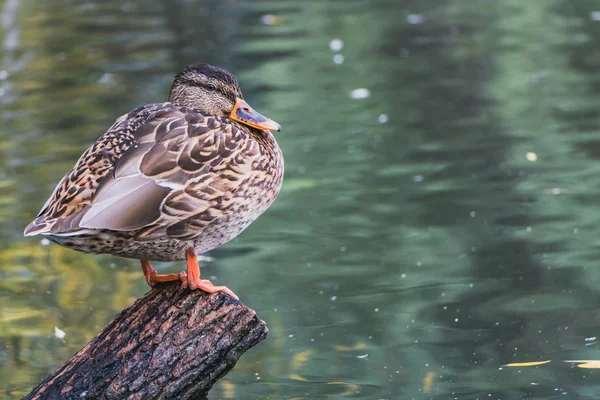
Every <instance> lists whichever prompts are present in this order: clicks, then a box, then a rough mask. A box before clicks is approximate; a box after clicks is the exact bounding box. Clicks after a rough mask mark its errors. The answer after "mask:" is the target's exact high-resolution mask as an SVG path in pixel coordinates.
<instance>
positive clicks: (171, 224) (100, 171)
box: [24, 63, 284, 299]
mask: <svg viewBox="0 0 600 400" xmlns="http://www.w3.org/2000/svg"><path fill="white" fill-rule="evenodd" d="M272 131H277V132H280V131H281V126H280V125H279V124H278V123H276V122H275V121H273V120H271V119H269V118H267V117H265V116H263V115H262V114H260V113H258V112H257V111H256V110H254V109H253V108H252V107H250V105H249V104H248V103H247V102H246V101H245V100H244V96H243V94H242V91H241V89H240V87H239V84H238V81H237V80H236V78H235V77H234V76H233V75H232V74H231V73H230V72H229V71H227V70H225V69H223V68H220V67H216V66H213V65H209V64H203V63H201V64H193V65H189V66H187V67H186V68H185V69H184V70H183V71H181V72H180V73H178V74H176V75H175V78H174V80H173V83H172V85H171V89H170V91H169V96H168V101H167V102H164V103H152V104H147V105H144V106H141V107H138V108H136V109H134V110H132V111H131V112H129V113H127V114H125V115H123V116H121V117H119V118H118V119H117V120H116V121H115V123H114V124H113V125H112V126H111V127H110V128H109V129H108V130H107V131H106V133H104V134H103V135H102V136H101V137H100V138H99V139H98V140H97V141H96V142H95V143H94V144H92V145H91V146H90V147H89V148H88V149H87V150H86V151H85V152H83V154H82V155H81V157H80V158H79V160H78V161H77V162H76V163H75V165H74V166H73V168H72V169H71V170H70V171H69V172H67V173H66V175H65V176H64V177H63V178H62V179H61V180H60V181H59V182H58V184H57V185H56V188H55V189H54V191H53V192H52V195H51V196H50V198H49V199H48V200H47V201H46V203H45V204H44V206H43V207H42V209H41V211H40V212H39V213H38V215H37V217H36V218H35V219H34V220H33V221H32V222H31V223H30V224H29V225H28V226H27V227H26V228H25V231H24V235H25V236H36V235H40V236H42V237H44V238H47V239H49V240H50V241H52V242H55V243H57V244H59V245H62V246H65V247H67V248H70V249H73V250H77V251H81V252H85V253H94V254H110V255H114V256H118V257H124V258H132V259H137V260H139V261H140V264H141V268H142V271H143V273H144V277H145V279H146V282H147V283H148V285H150V286H151V287H154V286H156V285H157V284H159V283H163V282H172V281H180V282H181V284H182V286H183V287H187V288H189V289H191V290H203V291H205V292H208V293H215V292H222V293H225V294H227V295H229V296H232V297H233V298H235V299H237V298H238V297H237V296H236V295H235V293H233V291H231V290H230V289H229V288H228V287H226V286H215V285H213V284H212V282H211V281H210V280H207V279H200V267H199V264H198V256H199V255H201V254H203V253H206V252H209V251H211V250H213V249H215V248H217V247H220V246H222V245H224V244H225V243H227V242H229V241H230V240H232V239H234V238H235V237H237V236H238V235H239V234H240V233H241V232H242V231H243V230H244V229H246V228H247V227H248V226H249V225H250V224H251V223H252V222H253V221H255V220H256V219H257V218H258V217H259V216H260V215H261V214H262V213H264V212H265V211H266V210H267V209H268V208H269V207H270V206H271V204H272V203H273V201H274V200H275V198H276V197H277V195H278V194H279V192H280V190H281V186H282V181H283V175H284V160H283V153H282V151H281V149H280V147H279V146H278V144H277V141H276V140H275V137H274V135H273V133H272ZM152 261H186V264H187V265H186V266H187V268H186V270H185V271H182V272H180V273H178V274H174V273H173V274H158V273H157V271H156V270H155V269H154V268H153V266H152Z"/></svg>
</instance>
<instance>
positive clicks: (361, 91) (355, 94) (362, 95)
mask: <svg viewBox="0 0 600 400" xmlns="http://www.w3.org/2000/svg"><path fill="white" fill-rule="evenodd" d="M370 95H371V91H370V90H369V89H366V88H358V89H354V90H353V91H351V92H350V97H351V98H353V99H354V100H361V99H366V98H367V97H369V96H370Z"/></svg>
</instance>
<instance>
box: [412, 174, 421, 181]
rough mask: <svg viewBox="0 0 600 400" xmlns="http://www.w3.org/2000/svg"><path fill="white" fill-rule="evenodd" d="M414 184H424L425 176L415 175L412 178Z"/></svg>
mask: <svg viewBox="0 0 600 400" xmlns="http://www.w3.org/2000/svg"><path fill="white" fill-rule="evenodd" d="M412 180H413V182H423V175H415V176H413V177H412Z"/></svg>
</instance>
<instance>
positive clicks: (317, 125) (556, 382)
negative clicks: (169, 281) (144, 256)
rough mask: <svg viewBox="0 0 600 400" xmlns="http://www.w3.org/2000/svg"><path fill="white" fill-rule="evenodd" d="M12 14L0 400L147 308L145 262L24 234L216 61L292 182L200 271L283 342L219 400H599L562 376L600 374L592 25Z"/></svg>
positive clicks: (3, 177) (237, 1)
mask: <svg viewBox="0 0 600 400" xmlns="http://www.w3.org/2000/svg"><path fill="white" fill-rule="evenodd" d="M0 13H1V15H0V26H1V28H2V29H1V30H0V39H1V40H0V42H1V43H2V49H1V53H0V54H1V57H2V63H1V65H0V116H1V118H2V119H1V120H2V123H1V124H0V235H1V236H0V279H1V280H0V397H1V398H6V399H14V398H20V397H22V396H23V395H25V394H26V393H28V392H29V390H30V389H31V388H32V387H33V386H35V385H36V384H37V383H38V382H39V381H40V380H41V379H43V378H44V377H45V376H47V375H48V374H49V373H51V372H53V371H54V370H55V369H56V368H57V367H58V366H59V365H60V364H61V363H62V362H63V361H64V360H66V359H68V358H69V357H70V356H71V355H72V354H73V353H74V352H75V351H77V350H78V349H79V348H81V347H82V346H83V345H84V344H85V343H86V342H87V341H88V340H90V339H91V338H92V337H93V336H94V335H95V334H96V333H98V332H99V331H100V329H102V327H104V326H105V325H106V324H107V323H108V321H109V320H110V319H111V318H112V317H113V316H114V315H115V314H116V313H117V312H119V311H120V310H121V309H123V308H124V307H126V306H128V305H130V304H132V302H133V301H134V300H135V299H136V298H138V297H140V296H141V295H143V294H144V293H145V292H146V291H147V290H148V287H147V286H146V283H145V281H144V279H143V276H142V273H141V271H140V268H139V265H138V263H137V262H135V261H133V260H125V259H119V258H114V257H109V256H92V255H87V254H82V253H76V252H73V251H70V250H67V249H63V248H61V247H59V246H56V245H53V244H50V245H47V244H46V243H43V242H40V239H39V238H27V239H25V238H23V237H22V231H23V228H24V227H25V226H26V225H27V223H28V222H29V221H30V220H32V219H33V218H34V217H35V215H36V214H37V212H38V211H39V209H40V208H41V206H42V204H43V203H44V201H45V200H46V198H47V197H48V196H49V194H50V193H51V191H52V189H53V187H54V185H55V184H56V182H57V181H58V180H59V179H60V178H61V177H62V176H63V174H64V173H65V172H66V171H67V170H68V169H69V168H70V167H71V166H72V164H73V163H74V162H75V161H76V159H77V158H78V157H79V155H80V154H81V152H82V151H83V150H84V149H85V148H86V147H87V146H89V144H91V143H92V142H93V141H94V140H95V139H96V138H97V137H98V136H100V135H101V134H102V133H103V132H104V131H105V130H106V129H107V128H108V127H109V126H110V125H111V124H112V122H113V121H114V119H115V118H116V117H118V116H120V115H122V114H123V113H125V112H127V111H129V110H130V109H133V108H135V107H136V106H139V105H142V104H146V103H151V102H159V101H163V100H165V99H166V94H167V91H168V87H169V85H170V82H171V79H172V76H173V74H174V73H175V72H177V71H178V70H179V69H181V67H182V66H184V65H186V64H188V63H193V62H199V61H204V62H210V63H213V64H217V65H220V66H223V67H226V68H227V69H229V70H231V71H232V72H233V73H235V74H236V76H237V77H238V78H239V80H240V82H241V84H242V89H243V90H244V94H245V97H246V99H247V100H248V102H249V103H250V104H251V105H252V106H253V107H254V108H256V109H257V110H258V111H260V112H261V113H263V114H264V115H267V116H269V117H271V118H273V119H274V120H276V121H277V122H279V123H280V124H281V125H282V126H283V131H282V132H281V133H280V134H278V135H277V138H278V141H279V143H280V145H281V147H282V149H283V151H284V154H285V159H286V177H285V183H284V187H283V190H282V192H281V194H280V196H279V198H278V199H277V201H276V202H275V204H274V205H273V207H272V208H271V209H270V210H269V211H268V212H267V213H266V214H265V215H263V216H262V217H261V218H260V219H259V220H258V221H257V222H256V223H254V224H253V225H252V226H251V227H250V228H249V229H248V230H246V231H245V232H244V233H243V234H242V235H241V236H240V237H239V238H238V239H236V240H235V241H233V242H232V243H229V244H227V245H226V246H224V247H222V248H220V249H218V250H215V251H213V252H212V253H211V254H210V255H209V256H210V257H211V258H212V260H210V261H208V262H206V263H205V264H204V267H203V276H213V277H215V283H216V284H224V285H227V286H229V287H230V288H231V289H232V290H234V291H235V292H236V293H237V294H238V295H239V296H240V298H241V299H242V301H244V302H245V303H246V304H247V305H248V306H250V307H252V308H254V309H255V310H256V311H257V313H258V315H259V317H261V318H262V319H264V320H265V321H266V322H267V324H268V325H269V328H270V337H269V338H268V339H267V340H266V341H264V342H263V343H261V344H260V345H258V346H257V347H255V348H254V349H252V350H251V351H249V352H248V353H246V354H245V355H244V356H243V357H242V359H241V360H240V362H239V363H238V365H237V366H236V368H235V369H234V370H233V371H232V372H231V373H229V374H228V375H227V376H226V377H225V378H224V379H223V380H222V381H221V382H220V383H219V384H218V385H217V386H216V387H215V388H214V390H213V391H212V392H211V395H210V398H211V399H219V398H236V399H317V398H318V399H325V398H336V399H342V398H344V399H345V398H347V399H436V400H437V399H440V400H441V399H502V400H512V399H515V400H516V399H598V398H600V374H599V373H598V372H597V371H595V370H594V369H581V368H578V367H577V366H576V364H574V363H566V362H564V360H578V359H591V360H594V359H600V349H599V347H600V346H599V341H598V340H597V339H595V337H596V336H598V337H600V329H599V328H600V211H599V209H600V207H599V206H598V204H597V199H598V198H599V197H600V180H599V178H598V176H599V174H600V112H599V111H598V110H599V108H600V52H599V51H598V48H599V47H600V21H599V20H600V4H598V2H597V1H592V0H532V1H529V0H528V1H522V0H503V1H489V0H488V1H485V0H463V1H451V0H435V1H433V0H429V1H422V0H421V1H417V0H406V1H405V0H377V1H376V0H368V1H367V0H362V1H359V0H344V1H342V0H337V1H334V0H330V1H316V0H312V1H241V0H205V1H200V0H178V1H167V0H163V1H150V0H147V1H142V0H132V1H113V0H103V1H83V0H44V1H40V0H0ZM265 16H266V17H265ZM335 39H338V40H341V41H342V42H341V43H339V42H336V41H334V42H332V40H335ZM340 44H342V45H343V46H341V47H342V48H341V49H339V47H340ZM336 45H337V47H336ZM332 48H333V50H332ZM361 88H362V89H368V93H365V91H364V90H362V91H358V92H356V91H355V90H356V89H361ZM352 93H354V94H355V95H356V94H357V93H358V94H359V95H360V94H361V93H362V94H363V95H365V94H368V96H367V97H366V98H353V97H352V95H351V94H352ZM359 97H360V96H359ZM156 267H157V269H159V270H160V271H161V272H177V271H179V270H181V269H183V265H182V263H162V264H160V263H159V264H156ZM54 327H58V328H59V329H61V330H62V331H64V332H65V333H66V336H65V338H64V340H59V339H58V338H56V337H55V335H54ZM542 360H551V361H552V362H551V363H548V364H545V365H541V366H538V367H518V368H512V367H503V365H505V364H508V363H513V362H532V361H542Z"/></svg>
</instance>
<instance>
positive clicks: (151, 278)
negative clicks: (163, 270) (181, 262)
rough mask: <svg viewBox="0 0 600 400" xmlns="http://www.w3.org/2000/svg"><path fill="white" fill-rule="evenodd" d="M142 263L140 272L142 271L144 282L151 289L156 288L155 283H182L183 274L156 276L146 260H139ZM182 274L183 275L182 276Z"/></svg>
mask: <svg viewBox="0 0 600 400" xmlns="http://www.w3.org/2000/svg"><path fill="white" fill-rule="evenodd" d="M140 262H141V263H142V271H144V277H146V282H148V285H150V286H151V287H154V286H156V284H157V283H161V282H172V281H179V280H181V281H183V280H184V279H185V276H184V275H185V272H182V273H180V274H158V273H157V272H156V270H155V269H154V268H153V267H152V264H150V261H148V260H140ZM182 274H183V275H182Z"/></svg>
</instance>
